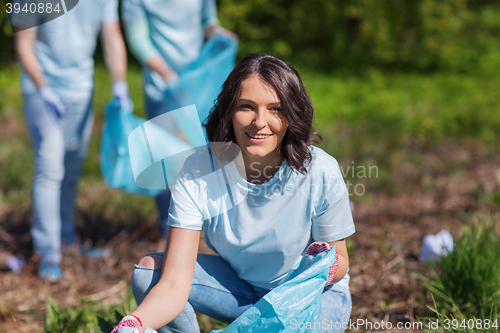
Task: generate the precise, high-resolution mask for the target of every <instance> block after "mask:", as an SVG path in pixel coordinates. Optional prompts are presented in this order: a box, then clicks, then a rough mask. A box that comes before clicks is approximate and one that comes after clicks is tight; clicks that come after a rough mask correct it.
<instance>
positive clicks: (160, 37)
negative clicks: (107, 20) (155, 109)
mask: <svg viewBox="0 0 500 333" xmlns="http://www.w3.org/2000/svg"><path fill="white" fill-rule="evenodd" d="M122 18H123V20H124V23H125V24H127V21H133V20H139V19H143V18H146V19H147V22H148V28H149V38H150V40H151V43H152V44H153V47H154V48H155V49H156V50H157V51H158V53H159V54H160V56H161V57H162V58H163V59H164V60H165V62H166V63H167V64H168V65H169V66H170V67H171V68H172V69H173V70H174V71H176V72H177V73H180V72H182V70H183V69H184V68H185V67H186V66H187V65H188V64H189V63H191V62H193V61H194V60H196V59H197V58H198V55H199V53H200V49H201V47H202V46H203V42H204V37H205V35H204V34H205V27H204V25H205V24H206V23H208V22H210V21H213V20H214V19H215V20H216V18H217V7H216V5H215V0H124V1H123V2H122ZM143 78H144V90H145V92H146V94H147V95H148V97H150V98H152V99H154V100H157V101H161V100H162V98H163V95H162V92H163V91H164V90H165V82H164V80H163V79H162V77H161V76H160V75H159V74H158V73H156V72H154V71H152V70H150V69H149V68H147V67H145V68H144V69H143Z"/></svg>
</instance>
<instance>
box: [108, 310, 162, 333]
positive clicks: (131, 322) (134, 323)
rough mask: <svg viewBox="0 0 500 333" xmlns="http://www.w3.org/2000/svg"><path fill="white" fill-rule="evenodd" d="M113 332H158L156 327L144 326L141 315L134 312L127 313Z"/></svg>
mask: <svg viewBox="0 0 500 333" xmlns="http://www.w3.org/2000/svg"><path fill="white" fill-rule="evenodd" d="M111 333H158V332H156V331H155V330H154V329H152V328H149V327H146V328H143V327H142V323H141V320H140V319H139V317H136V316H134V315H133V314H129V315H126V316H125V317H123V318H122V320H121V321H120V323H119V324H118V325H116V327H115V328H114V329H113V331H111Z"/></svg>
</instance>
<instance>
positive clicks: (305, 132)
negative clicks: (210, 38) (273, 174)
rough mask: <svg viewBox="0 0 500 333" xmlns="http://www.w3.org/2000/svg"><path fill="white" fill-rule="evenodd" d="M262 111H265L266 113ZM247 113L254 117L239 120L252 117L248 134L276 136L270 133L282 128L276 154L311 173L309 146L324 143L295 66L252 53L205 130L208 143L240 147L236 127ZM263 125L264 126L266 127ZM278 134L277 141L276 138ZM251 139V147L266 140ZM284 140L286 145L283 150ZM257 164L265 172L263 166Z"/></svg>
mask: <svg viewBox="0 0 500 333" xmlns="http://www.w3.org/2000/svg"><path fill="white" fill-rule="evenodd" d="M264 109H266V110H267V111H266V112H263V111H264ZM228 110H229V111H230V112H228ZM243 111H251V113H252V116H246V117H243V116H241V118H245V121H247V122H248V121H249V120H248V119H249V118H252V117H253V118H254V119H251V120H250V122H251V124H249V125H250V127H248V129H247V132H248V133H249V134H250V135H252V134H255V135H259V134H274V133H271V130H272V129H274V130H277V129H278V127H279V129H283V128H284V129H285V130H284V134H283V136H282V138H281V140H279V142H275V141H273V143H276V146H275V147H276V148H277V152H278V153H279V155H280V157H282V158H284V159H285V160H286V161H287V163H288V164H289V165H290V166H292V167H293V168H295V169H296V170H298V171H300V172H307V169H306V166H307V164H308V162H310V160H311V152H310V150H309V146H310V145H311V144H312V143H320V142H321V140H322V139H321V136H320V135H319V133H318V132H316V131H315V130H314V129H313V127H312V120H313V114H314V108H313V105H312V101H311V99H310V98H309V95H308V94H307V92H306V90H305V87H304V85H303V83H302V80H301V78H300V76H299V74H298V73H297V71H296V70H295V69H294V68H293V67H292V66H290V65H289V64H288V63H287V62H285V61H283V60H282V59H281V58H278V57H276V56H272V55H266V54H264V55H261V54H252V55H249V56H247V57H245V59H243V60H242V61H241V62H240V63H239V64H238V65H237V66H236V67H235V68H234V70H233V71H232V73H231V74H230V75H229V77H228V78H227V80H226V82H225V83H224V86H223V89H222V92H221V94H220V95H219V97H218V98H217V102H216V104H215V106H214V110H213V112H212V114H211V116H210V117H209V119H208V121H207V123H206V126H205V127H206V129H207V136H208V140H209V141H210V142H234V143H238V144H240V142H239V141H238V135H239V134H240V133H239V132H238V131H237V130H235V127H236V126H239V125H240V122H239V121H238V119H240V113H243ZM245 113H246V112H245ZM249 114H250V112H249ZM247 117H248V118H247ZM235 120H236V121H235ZM263 121H264V122H266V124H263V123H262V122H263ZM278 123H279V125H278ZM271 126H272V129H271ZM266 127H267V128H266ZM263 129H265V130H266V131H268V132H265V131H263ZM252 131H253V132H252ZM245 134H246V133H245ZM274 135H276V137H278V135H277V134H274ZM240 139H241V140H242V139H243V137H240ZM253 139H254V140H253V141H250V142H252V143H259V141H258V140H259V139H263V137H254V138H253ZM273 139H277V138H273ZM265 141H267V140H265ZM281 141H282V144H281V145H279V144H278V143H280V142H281ZM241 143H244V141H243V140H242V141H241ZM267 144H268V143H267V142H266V145H267ZM262 147H263V146H262ZM242 149H243V148H242ZM243 150H244V151H245V149H243ZM257 150H258V148H257ZM261 153H262V151H261ZM245 155H246V157H248V156H251V155H252V154H251V153H250V151H245V154H244V155H243V156H244V158H245ZM247 160H248V158H247ZM258 162H259V163H262V164H263V166H262V167H265V163H264V161H258ZM274 162H276V161H274ZM280 163H281V158H280ZM247 169H248V168H247Z"/></svg>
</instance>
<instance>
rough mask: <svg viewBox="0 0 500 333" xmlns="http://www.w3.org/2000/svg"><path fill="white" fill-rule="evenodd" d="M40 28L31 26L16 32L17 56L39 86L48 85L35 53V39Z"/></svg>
mask: <svg viewBox="0 0 500 333" xmlns="http://www.w3.org/2000/svg"><path fill="white" fill-rule="evenodd" d="M37 34H38V29H37V28H36V27H35V28H31V29H26V30H21V31H19V32H17V33H16V34H15V48H16V52H17V56H18V58H19V61H20V62H21V65H22V66H23V68H24V70H25V71H26V73H27V74H28V76H29V77H30V78H31V80H33V82H34V83H35V85H36V86H37V88H41V87H43V86H45V85H46V82H45V76H44V74H43V71H42V66H41V65H40V62H39V61H38V58H37V56H36V54H35V41H36V37H37Z"/></svg>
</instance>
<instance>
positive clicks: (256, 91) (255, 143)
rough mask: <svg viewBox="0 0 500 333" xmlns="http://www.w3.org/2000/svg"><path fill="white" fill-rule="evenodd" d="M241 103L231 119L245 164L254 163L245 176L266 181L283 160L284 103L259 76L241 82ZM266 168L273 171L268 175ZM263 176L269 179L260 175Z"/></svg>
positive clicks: (285, 125)
mask: <svg viewBox="0 0 500 333" xmlns="http://www.w3.org/2000/svg"><path fill="white" fill-rule="evenodd" d="M238 104H239V105H238V107H237V108H236V110H235V111H234V113H233V118H232V120H233V127H234V135H235V137H236V143H237V144H238V146H239V147H240V149H241V151H242V152H243V161H244V162H245V166H250V165H251V166H252V168H249V167H247V168H246V170H247V172H246V173H247V174H246V176H247V177H246V178H247V180H248V181H251V182H253V183H263V182H265V181H267V180H268V179H269V178H271V177H272V176H273V175H274V173H275V172H276V171H277V170H278V169H279V167H280V165H281V161H282V156H281V155H282V152H281V142H282V141H283V137H284V136H285V132H286V129H287V124H286V122H285V120H284V119H283V117H282V114H281V111H282V109H281V107H280V105H281V104H280V101H279V98H278V96H277V95H276V92H275V91H274V89H273V88H272V87H271V86H269V85H268V84H266V83H265V82H264V81H263V80H262V79H260V78H259V77H258V76H256V75H252V76H249V77H248V78H246V79H245V80H244V81H243V82H242V83H241V96H240V99H239V103H238ZM264 168H266V169H268V168H270V169H271V170H274V172H273V173H271V174H269V173H268V174H266V173H264V172H263V170H264ZM261 175H265V176H268V178H267V177H265V178H260V177H258V176H261ZM259 178H260V179H259ZM266 178H267V179H266Z"/></svg>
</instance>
